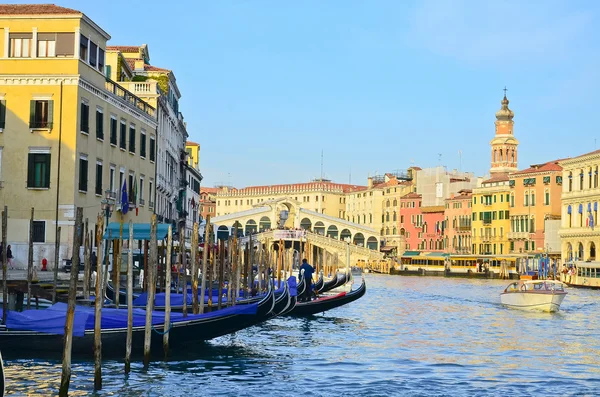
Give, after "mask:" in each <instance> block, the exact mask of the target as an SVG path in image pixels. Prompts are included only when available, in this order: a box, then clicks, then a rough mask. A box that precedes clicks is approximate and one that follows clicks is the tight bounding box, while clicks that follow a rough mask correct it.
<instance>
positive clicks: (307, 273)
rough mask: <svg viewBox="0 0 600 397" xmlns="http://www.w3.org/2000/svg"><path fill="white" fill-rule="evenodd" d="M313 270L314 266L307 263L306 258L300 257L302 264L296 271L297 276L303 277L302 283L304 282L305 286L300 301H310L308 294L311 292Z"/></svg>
mask: <svg viewBox="0 0 600 397" xmlns="http://www.w3.org/2000/svg"><path fill="white" fill-rule="evenodd" d="M314 272H315V267H314V266H311V265H309V264H308V262H307V261H306V259H302V265H301V266H300V269H299V272H298V278H300V277H304V283H305V284H306V288H304V294H303V296H302V299H301V301H302V302H308V301H310V296H311V293H312V275H313V273H314Z"/></svg>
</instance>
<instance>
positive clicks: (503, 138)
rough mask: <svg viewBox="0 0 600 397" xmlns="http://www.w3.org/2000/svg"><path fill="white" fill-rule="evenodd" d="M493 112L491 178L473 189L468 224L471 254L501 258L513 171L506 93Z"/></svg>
mask: <svg viewBox="0 0 600 397" xmlns="http://www.w3.org/2000/svg"><path fill="white" fill-rule="evenodd" d="M500 103H501V105H502V107H501V109H500V110H499V111H498V112H496V121H495V122H494V124H495V130H496V131H495V135H494V138H493V139H492V141H491V142H490V146H491V149H492V150H491V169H490V173H491V177H490V178H489V179H488V180H485V181H483V182H482V184H481V186H480V187H478V188H476V189H474V190H473V214H472V222H471V227H472V229H471V236H472V242H473V243H472V244H473V247H472V252H473V254H476V255H502V254H508V252H509V239H508V236H509V231H510V213H509V208H510V207H509V205H510V193H511V190H510V186H509V173H511V172H515V171H517V170H518V168H517V158H518V157H517V147H518V145H519V141H518V140H517V139H516V138H515V137H514V133H513V127H514V121H513V117H514V113H513V111H512V110H510V109H509V108H508V99H507V98H506V91H505V94H504V98H503V99H502V101H501V102H500Z"/></svg>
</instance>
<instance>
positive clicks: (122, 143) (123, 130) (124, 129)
mask: <svg viewBox="0 0 600 397" xmlns="http://www.w3.org/2000/svg"><path fill="white" fill-rule="evenodd" d="M126 139H127V122H126V121H125V120H121V141H120V145H119V147H120V148H121V149H123V150H126V149H127V142H126Z"/></svg>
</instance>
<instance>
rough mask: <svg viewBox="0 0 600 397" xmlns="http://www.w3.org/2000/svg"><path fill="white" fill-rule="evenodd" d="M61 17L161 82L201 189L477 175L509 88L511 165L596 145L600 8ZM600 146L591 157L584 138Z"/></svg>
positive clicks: (187, 9) (484, 167)
mask: <svg viewBox="0 0 600 397" xmlns="http://www.w3.org/2000/svg"><path fill="white" fill-rule="evenodd" d="M57 4H59V5H62V6H65V7H71V8H76V9H79V10H81V11H83V12H84V13H85V14H86V15H88V16H89V17H90V18H92V19H93V20H94V21H95V22H96V23H98V24H99V25H100V26H101V27H103V28H104V29H105V30H106V31H108V32H109V33H110V34H111V35H112V40H111V42H110V44H112V45H138V44H142V43H146V44H148V46H149V49H150V56H151V63H152V64H153V65H156V66H160V67H165V68H169V69H172V70H173V71H174V72H175V75H176V77H177V82H178V85H179V88H180V90H181V92H182V95H183V97H182V99H181V107H180V108H181V111H182V112H183V114H184V117H185V119H186V121H187V123H188V131H189V134H190V139H191V140H194V141H197V142H199V143H200V144H201V145H202V153H201V168H202V174H203V175H204V181H203V185H204V186H213V185H214V184H215V183H218V182H224V183H228V184H233V185H235V186H239V187H243V186H249V185H262V184H277V183H295V182H304V181H308V180H310V179H312V178H314V177H318V176H319V175H320V172H321V171H320V168H321V150H323V152H324V174H325V176H326V177H328V178H331V179H333V180H334V181H336V182H342V183H347V182H348V181H349V178H350V173H351V180H352V183H355V184H366V178H367V176H368V175H369V174H374V173H378V174H381V173H384V172H387V171H391V170H396V169H405V168H407V167H409V166H411V165H413V164H414V165H417V166H420V167H431V166H435V165H438V164H440V156H439V154H441V164H443V165H445V166H447V167H448V168H449V169H454V168H458V167H459V165H460V162H459V155H458V152H459V150H462V169H463V170H466V171H472V172H475V173H476V174H478V175H483V174H485V173H486V172H487V171H488V169H489V161H490V150H489V141H490V140H491V139H492V137H493V134H494V124H493V123H494V120H495V117H494V113H495V112H496V111H497V110H498V109H499V108H500V100H501V99H502V95H503V91H502V89H503V88H504V86H506V87H507V88H508V98H509V100H510V108H511V109H512V110H513V111H514V112H515V118H514V120H515V135H516V137H517V139H519V141H520V142H521V144H520V147H519V167H520V168H526V167H528V166H529V164H532V163H538V162H543V161H547V160H552V159H555V158H563V157H569V156H576V155H579V154H582V153H585V152H587V151H592V150H594V149H595V148H600V132H599V126H598V121H597V118H596V117H595V116H596V115H597V114H598V111H599V109H600V99H599V98H600V48H599V47H600V41H599V40H598V39H599V38H600V31H599V30H600V18H599V13H600V3H598V2H594V1H591V0H590V1H577V0H575V1H533V0H528V1H503V0H497V1H483V0H481V1H477V0H473V1H466V0H465V1H462V0H455V1H442V0H439V1H425V0H420V1H397V0H389V1H388V0H372V1H358V0H356V1H354V0H328V1H317V0H304V1H281V0H273V1H267V0H218V1H217V0H214V1H206V0H199V1H170V2H163V1H152V0H149V1H148V0H147V1H145V2H143V3H136V2H128V1H113V0H110V1H106V0H105V1H103V2H88V1H85V2H83V1H76V0H65V1H61V2H58V0H57ZM596 139H598V145H596V147H595V140H596Z"/></svg>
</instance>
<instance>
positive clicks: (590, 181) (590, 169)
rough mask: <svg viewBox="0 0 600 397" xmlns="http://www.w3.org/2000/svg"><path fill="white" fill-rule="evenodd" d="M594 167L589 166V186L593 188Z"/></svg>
mask: <svg viewBox="0 0 600 397" xmlns="http://www.w3.org/2000/svg"><path fill="white" fill-rule="evenodd" d="M592 186H594V185H592V167H590V168H588V187H589V188H590V189H591V188H592Z"/></svg>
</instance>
